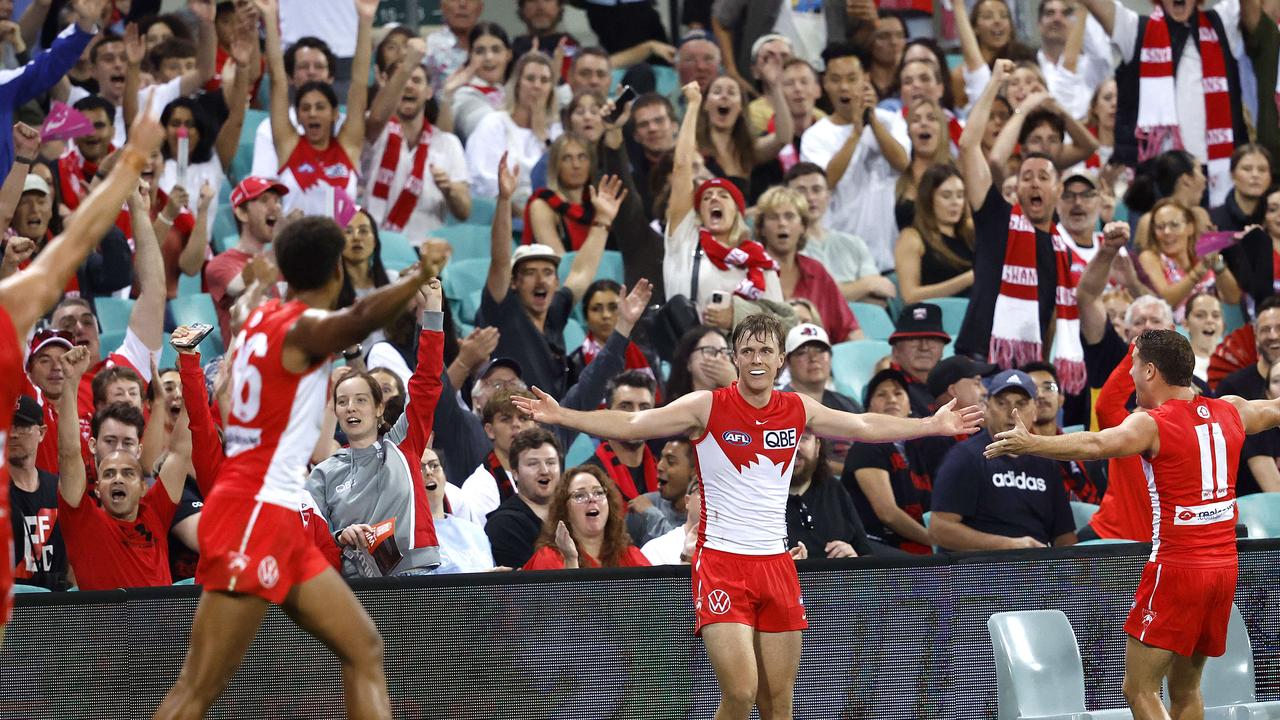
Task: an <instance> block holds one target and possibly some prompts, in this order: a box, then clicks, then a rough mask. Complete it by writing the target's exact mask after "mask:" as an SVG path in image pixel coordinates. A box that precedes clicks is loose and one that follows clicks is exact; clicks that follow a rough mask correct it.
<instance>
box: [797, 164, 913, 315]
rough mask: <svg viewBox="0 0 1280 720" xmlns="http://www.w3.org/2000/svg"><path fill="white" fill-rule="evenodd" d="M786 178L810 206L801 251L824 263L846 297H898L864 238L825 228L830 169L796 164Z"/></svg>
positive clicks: (880, 302)
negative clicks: (823, 220) (879, 268)
mask: <svg viewBox="0 0 1280 720" xmlns="http://www.w3.org/2000/svg"><path fill="white" fill-rule="evenodd" d="M785 181H786V185H787V187H788V188H790V189H792V190H795V191H796V192H798V193H800V194H801V195H802V196H804V199H805V200H806V201H807V203H808V206H809V229H808V232H807V233H806V234H805V243H804V249H803V250H802V251H801V253H802V254H803V255H805V256H806V257H810V258H813V259H814V260H817V261H818V262H820V263H822V267H823V268H824V269H826V271H827V272H828V273H830V274H831V278H832V279H833V280H835V281H836V284H837V285H839V287H840V293H841V294H842V295H843V296H844V299H845V300H848V301H850V302H855V301H859V302H870V303H875V304H877V305H883V304H885V302H886V301H887V300H888V299H889V298H892V297H895V296H896V295H897V294H898V289H897V287H895V286H894V284H893V281H892V280H890V279H889V278H887V277H885V276H883V275H881V274H880V271H879V270H877V269H876V263H875V259H874V258H872V257H871V251H870V250H869V249H868V248H867V244H866V243H865V242H863V240H862V238H860V237H857V236H856V235H850V234H848V233H844V232H840V231H839V230H831V229H828V228H825V227H823V223H822V219H823V217H825V216H826V214H827V208H828V207H829V206H830V205H831V190H830V189H829V188H828V187H827V175H826V172H825V171H824V170H823V169H822V168H820V167H818V166H817V165H814V164H813V163H808V162H802V163H796V164H795V165H794V166H793V167H792V168H791V169H790V170H788V171H787V175H786V178H785Z"/></svg>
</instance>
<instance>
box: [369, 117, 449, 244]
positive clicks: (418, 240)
mask: <svg viewBox="0 0 1280 720" xmlns="http://www.w3.org/2000/svg"><path fill="white" fill-rule="evenodd" d="M390 126H391V124H390V123H388V124H387V127H384V128H383V129H382V132H381V133H380V134H379V135H378V140H377V142H375V143H373V145H370V146H366V147H367V150H366V152H365V153H364V157H363V158H362V160H361V166H362V167H363V171H362V172H361V173H360V174H361V177H363V178H366V179H365V182H364V189H363V191H362V193H361V196H360V197H361V200H362V202H363V204H364V206H365V208H366V209H368V210H369V212H370V213H372V214H373V218H374V220H376V221H377V223H378V226H379V227H382V226H383V224H384V221H385V220H386V217H387V213H388V212H390V210H391V208H392V207H393V206H394V205H395V202H396V200H397V199H398V198H399V197H400V191H401V190H402V189H403V188H404V185H405V183H406V182H407V181H408V180H409V175H410V173H411V172H412V171H413V158H414V154H415V153H416V152H417V150H418V146H417V144H416V143H414V144H412V145H411V144H409V142H408V139H407V138H406V139H404V140H403V141H402V142H401V143H400V158H399V162H398V163H397V165H396V172H395V175H394V176H393V177H392V180H391V187H390V192H388V193H387V197H386V199H379V198H375V197H374V196H373V186H374V183H375V182H376V181H377V176H378V169H379V168H380V167H381V165H382V153H383V152H384V151H385V150H386V147H387V137H388V136H389V135H390ZM430 132H431V135H430V137H429V138H428V140H427V142H428V150H427V165H426V167H424V168H423V169H422V192H421V193H419V194H418V204H417V205H416V206H415V207H414V209H413V213H412V214H410V215H409V221H408V223H407V224H406V225H405V227H404V230H403V231H402V232H403V233H404V235H405V237H406V238H408V239H409V242H411V243H413V245H414V246H415V247H416V246H419V245H421V244H422V242H423V241H424V240H426V239H427V234H428V233H430V232H431V231H432V230H435V229H436V228H438V227H440V226H441V225H443V224H444V219H445V212H446V211H447V210H448V205H447V203H446V202H445V199H444V193H442V192H440V188H439V187H437V186H436V183H435V180H434V179H432V177H431V166H433V165H434V166H435V167H438V168H440V169H442V170H444V171H445V172H447V173H449V179H450V180H452V181H453V182H463V183H465V182H466V181H467V159H466V156H465V155H463V153H462V143H461V142H459V141H458V138H457V137H456V136H455V135H454V134H453V133H449V132H445V131H444V130H440V129H438V128H432V129H431V130H430Z"/></svg>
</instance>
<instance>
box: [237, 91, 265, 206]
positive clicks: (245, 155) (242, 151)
mask: <svg viewBox="0 0 1280 720" xmlns="http://www.w3.org/2000/svg"><path fill="white" fill-rule="evenodd" d="M262 85H263V87H264V88H265V87H266V85H267V78H266V77H263V78H262ZM269 114H270V113H268V112H267V111H266V110H253V109H249V110H246V111H245V113H244V127H242V128H241V129H240V142H239V144H238V145H237V146H236V155H235V157H234V158H232V159H231V178H232V182H235V183H238V182H240V181H241V180H243V179H245V178H246V177H248V176H249V172H250V171H251V170H252V169H253V138H254V135H255V134H256V133H257V132H258V125H259V124H260V123H261V122H262V121H263V120H266V119H267V117H268V115H269Z"/></svg>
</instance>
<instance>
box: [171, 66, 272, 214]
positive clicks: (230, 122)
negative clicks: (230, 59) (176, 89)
mask: <svg viewBox="0 0 1280 720" xmlns="http://www.w3.org/2000/svg"><path fill="white" fill-rule="evenodd" d="M247 78H248V73H242V72H237V73H236V78H235V84H234V86H233V89H232V92H233V93H235V92H238V91H239V92H248V88H249V85H248V82H247ZM233 97H239V96H238V95H233ZM231 105H232V107H231V114H230V115H228V116H227V121H226V122H224V123H223V124H222V127H220V128H219V127H215V126H214V125H213V123H212V122H211V118H210V117H209V114H208V113H207V112H205V111H204V110H202V109H201V108H200V106H199V104H198V103H197V102H196V101H195V100H193V99H191V98H189V97H180V98H178V99H176V100H174V101H173V102H171V103H169V104H168V105H166V106H165V107H164V110H163V111H162V112H161V113H160V124H161V125H163V126H164V129H165V142H164V145H161V146H160V152H161V153H162V154H163V157H164V165H163V167H162V168H161V170H160V177H159V178H158V180H157V181H156V185H157V186H158V187H159V188H160V189H161V190H162V191H164V192H166V193H173V189H174V187H175V186H181V187H182V189H183V190H185V191H186V192H185V193H183V196H184V198H183V199H184V202H185V203H186V207H187V210H189V211H191V213H192V214H195V213H197V212H199V210H200V206H199V198H200V188H202V187H204V186H206V185H207V186H208V187H210V188H211V189H212V190H213V192H214V196H213V200H212V201H211V203H210V206H209V208H208V213H207V214H206V216H205V231H206V232H207V233H212V231H213V218H214V216H215V215H217V212H218V207H217V205H218V198H217V191H218V188H220V187H222V183H224V182H226V179H227V173H228V172H229V171H230V169H231V160H232V158H234V157H235V155H236V149H237V147H238V145H239V142H240V130H241V128H243V127H244V113H245V104H244V103H231ZM183 132H185V133H186V135H187V147H188V148H189V150H188V154H187V174H186V177H185V178H180V177H178V141H179V137H180V135H181V133H183Z"/></svg>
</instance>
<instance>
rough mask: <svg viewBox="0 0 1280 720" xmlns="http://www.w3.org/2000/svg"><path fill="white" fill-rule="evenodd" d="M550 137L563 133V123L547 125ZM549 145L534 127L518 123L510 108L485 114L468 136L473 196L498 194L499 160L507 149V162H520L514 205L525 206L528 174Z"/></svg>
mask: <svg viewBox="0 0 1280 720" xmlns="http://www.w3.org/2000/svg"><path fill="white" fill-rule="evenodd" d="M547 136H548V138H549V139H550V140H555V139H556V138H557V137H560V123H559V122H556V123H554V124H552V125H551V127H550V128H549V129H548V132H547ZM546 151H547V146H546V144H544V143H543V142H542V141H541V140H539V139H538V137H537V136H536V135H534V134H533V131H532V130H527V129H525V128H522V127H520V126H519V125H516V123H515V121H514V120H512V119H511V114H510V113H507V112H495V113H489V114H488V115H485V116H484V118H483V119H481V120H480V123H479V124H478V125H476V129H475V130H474V131H472V133H471V135H470V136H469V137H468V138H467V171H468V173H469V174H470V176H471V196H472V197H490V198H495V197H498V161H499V160H501V159H502V153H504V152H505V153H507V162H508V163H510V164H514V165H519V166H520V179H519V185H518V187H517V188H516V192H515V197H514V198H513V200H512V205H513V206H515V207H523V206H524V203H525V201H526V200H528V199H529V195H530V194H531V193H532V188H531V187H530V185H529V176H530V175H532V174H533V166H534V165H537V164H538V161H539V160H541V159H542V155H543V153H545V152H546Z"/></svg>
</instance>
